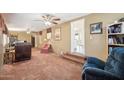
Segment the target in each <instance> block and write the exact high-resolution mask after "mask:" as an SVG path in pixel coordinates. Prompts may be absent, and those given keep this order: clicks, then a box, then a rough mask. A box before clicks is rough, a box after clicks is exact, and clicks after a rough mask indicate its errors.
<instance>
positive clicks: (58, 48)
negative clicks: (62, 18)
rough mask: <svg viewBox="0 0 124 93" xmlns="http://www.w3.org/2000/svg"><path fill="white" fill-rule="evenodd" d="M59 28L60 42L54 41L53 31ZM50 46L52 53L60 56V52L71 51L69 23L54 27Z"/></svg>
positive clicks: (53, 32)
mask: <svg viewBox="0 0 124 93" xmlns="http://www.w3.org/2000/svg"><path fill="white" fill-rule="evenodd" d="M56 28H61V40H59V41H57V40H55V36H54V34H55V29H56ZM52 38H53V40H52V46H53V49H54V52H56V53H57V54H60V53H61V52H68V51H70V50H71V28H70V23H69V22H67V23H63V24H61V25H58V26H56V27H53V28H52Z"/></svg>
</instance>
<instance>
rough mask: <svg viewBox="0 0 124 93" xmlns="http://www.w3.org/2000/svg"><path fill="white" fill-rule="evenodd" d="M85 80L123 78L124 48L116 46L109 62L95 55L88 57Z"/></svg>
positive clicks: (109, 57) (83, 76)
mask: <svg viewBox="0 0 124 93" xmlns="http://www.w3.org/2000/svg"><path fill="white" fill-rule="evenodd" d="M82 79H83V80H119V79H120V80H123V79H124V48H114V49H113V50H112V52H111V54H110V55H109V56H108V59H107V62H103V61H102V60H100V59H97V58H95V57H88V58H87V60H86V62H85V64H84V65H83V71H82Z"/></svg>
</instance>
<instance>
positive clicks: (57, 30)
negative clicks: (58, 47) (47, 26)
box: [55, 28, 61, 40]
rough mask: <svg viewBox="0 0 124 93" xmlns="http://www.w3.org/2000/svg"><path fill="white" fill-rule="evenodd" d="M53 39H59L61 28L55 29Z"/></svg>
mask: <svg viewBox="0 0 124 93" xmlns="http://www.w3.org/2000/svg"><path fill="white" fill-rule="evenodd" d="M55 40H61V28H56V29H55Z"/></svg>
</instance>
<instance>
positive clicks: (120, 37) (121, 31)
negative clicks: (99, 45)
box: [108, 22, 124, 53]
mask: <svg viewBox="0 0 124 93" xmlns="http://www.w3.org/2000/svg"><path fill="white" fill-rule="evenodd" d="M115 47H124V22H118V23H114V24H111V25H109V26H108V53H110V52H111V51H112V49H113V48H115Z"/></svg>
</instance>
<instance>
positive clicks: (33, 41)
mask: <svg viewBox="0 0 124 93" xmlns="http://www.w3.org/2000/svg"><path fill="white" fill-rule="evenodd" d="M31 43H32V47H35V37H34V36H31Z"/></svg>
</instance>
